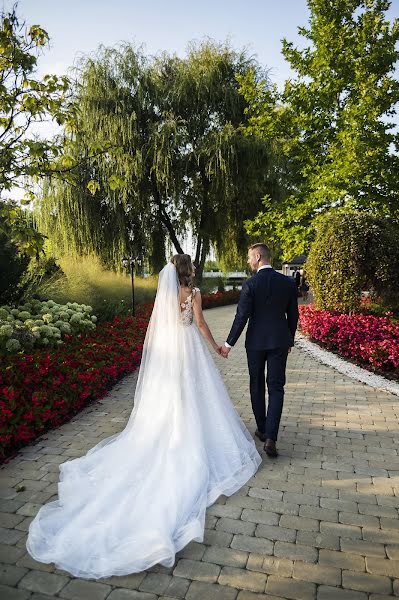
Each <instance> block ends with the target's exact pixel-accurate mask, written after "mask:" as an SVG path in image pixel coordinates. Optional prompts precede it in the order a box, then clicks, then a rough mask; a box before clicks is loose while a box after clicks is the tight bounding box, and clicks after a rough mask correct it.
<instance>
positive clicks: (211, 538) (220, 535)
mask: <svg viewBox="0 0 399 600" xmlns="http://www.w3.org/2000/svg"><path fill="white" fill-rule="evenodd" d="M232 539H233V534H232V533H227V532H225V531H214V530H213V529H205V535H204V544H205V545H206V546H222V547H225V548H228V547H229V546H230V544H231V541H232Z"/></svg>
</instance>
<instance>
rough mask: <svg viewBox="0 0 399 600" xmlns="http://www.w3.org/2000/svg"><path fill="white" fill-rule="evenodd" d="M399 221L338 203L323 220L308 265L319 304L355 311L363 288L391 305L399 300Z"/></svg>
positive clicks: (317, 304) (324, 307) (309, 275)
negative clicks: (397, 223) (338, 207)
mask: <svg viewBox="0 0 399 600" xmlns="http://www.w3.org/2000/svg"><path fill="white" fill-rule="evenodd" d="M398 264H399V227H398V226H397V225H394V224H392V222H390V221H389V219H387V218H385V217H376V216H373V215H370V214H368V213H366V212H361V211H356V210H353V209H345V208H341V209H335V210H332V211H331V212H329V213H327V214H326V215H323V216H322V217H320V218H319V219H318V221H317V234H316V239H315V241H314V242H313V244H312V246H311V250H310V253H309V256H308V259H307V261H306V265H305V269H306V272H307V275H308V279H309V282H310V285H311V287H312V289H313V291H314V294H315V298H316V308H318V309H322V310H338V311H340V312H349V313H350V312H353V311H355V310H358V309H359V306H360V297H361V291H362V290H371V291H372V293H373V295H374V296H377V297H379V298H381V301H382V303H383V304H384V305H385V306H386V307H387V308H389V307H391V306H395V305H397V304H398V300H399V272H398Z"/></svg>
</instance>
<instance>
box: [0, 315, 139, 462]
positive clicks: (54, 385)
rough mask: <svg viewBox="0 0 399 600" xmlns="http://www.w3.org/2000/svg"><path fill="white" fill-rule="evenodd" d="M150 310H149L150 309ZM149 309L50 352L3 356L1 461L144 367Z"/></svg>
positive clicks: (0, 378)
mask: <svg viewBox="0 0 399 600" xmlns="http://www.w3.org/2000/svg"><path fill="white" fill-rule="evenodd" d="M149 308H150V309H151V307H149ZM148 312H149V309H148V307H146V308H145V309H144V310H142V311H141V314H140V316H138V317H136V318H135V319H133V318H132V317H127V318H124V319H120V318H118V317H117V318H115V319H114V320H113V321H112V322H110V323H102V324H100V325H98V327H97V329H96V330H95V331H93V332H90V333H88V334H85V335H82V336H81V337H74V338H73V337H69V339H68V338H67V339H66V342H65V344H63V345H62V346H60V347H59V348H56V349H52V350H50V351H49V350H45V349H37V350H35V351H33V352H31V353H30V354H27V353H26V354H22V353H20V354H17V355H13V356H12V355H10V356H5V357H3V358H2V359H1V372H0V459H1V458H2V457H4V456H6V455H9V454H10V453H11V452H12V451H14V450H16V449H18V448H19V447H21V446H23V445H25V444H26V443H28V442H30V441H32V440H33V439H35V438H36V437H37V436H38V435H39V434H41V433H42V432H43V431H46V430H47V429H50V428H53V427H58V426H59V425H61V423H64V422H65V421H68V420H69V419H70V418H71V417H72V416H73V415H74V414H76V413H77V412H78V411H79V410H80V409H81V408H82V407H83V406H85V405H86V404H88V403H89V402H90V401H91V400H94V399H97V398H101V397H102V396H104V395H105V393H106V392H107V390H108V389H110V388H111V387H112V386H113V385H114V384H115V383H116V381H118V379H120V378H121V377H123V376H124V375H126V374H128V373H131V372H132V371H134V370H135V369H136V367H137V365H138V364H139V362H140V357H141V350H142V346H143V340H144V336H145V332H146V328H147V324H148V318H149V315H148Z"/></svg>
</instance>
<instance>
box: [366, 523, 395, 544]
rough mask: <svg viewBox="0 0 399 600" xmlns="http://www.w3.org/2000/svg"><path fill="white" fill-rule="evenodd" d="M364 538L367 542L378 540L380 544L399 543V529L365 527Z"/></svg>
mask: <svg viewBox="0 0 399 600" xmlns="http://www.w3.org/2000/svg"><path fill="white" fill-rule="evenodd" d="M363 539H364V540H366V541H367V542H378V543H380V544H399V531H394V530H393V529H377V528H374V527H363Z"/></svg>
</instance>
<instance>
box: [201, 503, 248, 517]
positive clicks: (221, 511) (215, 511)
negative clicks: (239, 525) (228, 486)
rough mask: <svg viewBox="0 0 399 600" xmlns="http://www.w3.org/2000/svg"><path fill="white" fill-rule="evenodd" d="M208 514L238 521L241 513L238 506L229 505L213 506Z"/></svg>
mask: <svg viewBox="0 0 399 600" xmlns="http://www.w3.org/2000/svg"><path fill="white" fill-rule="evenodd" d="M207 513H208V514H210V515H214V516H216V517H230V518H231V519H239V518H240V516H241V513H242V508H241V507H240V506H234V505H231V504H214V505H213V506H211V507H210V508H208V511H207Z"/></svg>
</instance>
